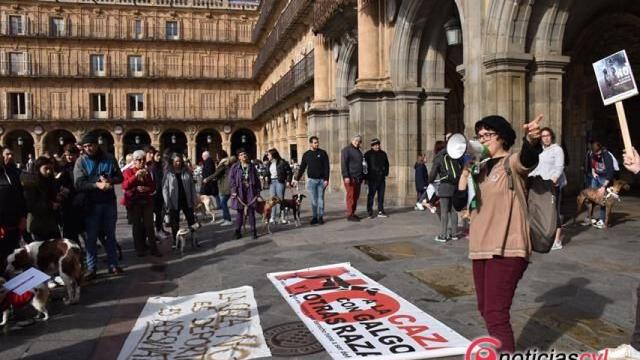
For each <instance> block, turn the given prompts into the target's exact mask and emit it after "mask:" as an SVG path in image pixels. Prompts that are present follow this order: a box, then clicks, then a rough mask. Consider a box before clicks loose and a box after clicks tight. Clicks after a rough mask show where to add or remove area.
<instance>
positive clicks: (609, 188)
mask: <svg viewBox="0 0 640 360" xmlns="http://www.w3.org/2000/svg"><path fill="white" fill-rule="evenodd" d="M610 197H613V198H614V199H616V200H618V201H620V195H618V194H616V193H615V192H613V190H612V188H611V187H608V188H607V196H606V197H605V199H608V198H610Z"/></svg>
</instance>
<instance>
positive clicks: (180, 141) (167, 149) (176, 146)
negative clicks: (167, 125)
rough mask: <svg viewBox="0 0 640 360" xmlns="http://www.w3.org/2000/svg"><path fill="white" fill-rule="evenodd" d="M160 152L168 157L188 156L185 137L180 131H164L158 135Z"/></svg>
mask: <svg viewBox="0 0 640 360" xmlns="http://www.w3.org/2000/svg"><path fill="white" fill-rule="evenodd" d="M160 152H161V153H162V154H163V155H166V156H170V155H171V154H172V153H179V154H182V155H184V156H189V154H188V147H187V135H185V133H184V132H183V131H182V130H178V129H166V130H165V131H164V132H163V133H162V135H160Z"/></svg>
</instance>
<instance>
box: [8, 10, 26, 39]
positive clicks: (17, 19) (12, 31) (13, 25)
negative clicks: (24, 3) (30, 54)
mask: <svg viewBox="0 0 640 360" xmlns="http://www.w3.org/2000/svg"><path fill="white" fill-rule="evenodd" d="M24 29H25V24H24V21H23V18H22V16H20V15H11V16H9V35H12V36H16V35H24V34H25V31H24Z"/></svg>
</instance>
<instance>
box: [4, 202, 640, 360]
mask: <svg viewBox="0 0 640 360" xmlns="http://www.w3.org/2000/svg"><path fill="white" fill-rule="evenodd" d="M343 203H344V201H343V198H342V196H341V195H339V194H330V195H328V197H327V210H328V214H327V217H326V220H327V224H326V225H324V226H314V227H311V226H309V225H308V223H304V222H303V225H302V226H301V227H298V228H296V227H295V226H293V225H283V226H274V227H273V231H274V233H273V234H272V235H268V236H263V237H261V238H260V239H258V240H251V239H248V238H244V239H241V240H231V238H232V235H233V229H229V228H220V227H218V226H216V225H207V226H205V227H204V228H203V229H202V230H201V231H200V232H199V238H200V240H201V243H202V244H203V247H202V248H198V249H190V248H187V251H186V252H185V254H184V256H182V257H181V256H179V255H177V254H171V255H170V256H166V257H164V258H162V259H161V260H157V259H153V258H144V259H138V258H135V257H134V254H133V250H132V248H133V247H132V243H131V239H130V229H129V227H128V226H127V225H126V222H125V221H124V220H123V219H124V216H123V213H121V214H120V219H121V220H120V221H119V224H120V225H119V228H118V238H119V239H120V240H121V243H122V245H123V247H124V248H125V257H126V258H125V266H126V267H127V268H126V271H127V274H126V276H122V277H106V276H104V277H101V278H100V279H98V280H97V281H96V282H95V283H93V284H91V285H89V286H86V287H85V288H83V290H82V299H81V304H79V305H75V306H69V307H67V306H64V305H63V304H62V303H61V301H60V300H59V298H60V296H55V295H56V294H54V300H53V301H52V303H51V304H50V310H51V319H50V320H49V322H48V323H46V324H41V323H38V324H35V325H33V326H30V327H26V328H23V329H20V328H12V329H5V330H4V332H3V333H2V334H1V335H0V337H1V338H0V359H3V360H4V359H17V358H36V359H38V358H42V359H58V358H60V359H89V358H92V359H114V358H115V357H116V356H117V354H118V352H119V348H120V346H121V345H122V343H123V341H124V339H125V338H126V336H127V334H128V331H129V329H130V328H131V326H132V325H133V323H134V322H135V317H137V316H138V314H139V313H140V311H141V310H142V307H143V306H144V303H145V301H146V298H147V297H149V296H156V295H159V296H181V295H187V294H194V293H198V292H203V291H215V290H221V289H226V288H232V287H237V286H241V285H251V286H253V287H254V291H255V295H256V300H257V303H258V307H259V311H260V316H261V322H262V327H263V329H268V328H271V327H274V326H277V325H281V324H285V323H291V322H296V321H299V319H298V318H297V317H296V316H295V314H294V313H293V311H292V310H291V308H290V307H289V306H288V305H287V304H286V302H285V301H284V299H282V298H281V296H280V294H279V293H278V292H277V291H276V289H275V288H274V287H273V286H272V285H271V283H270V282H269V281H268V280H267V278H266V273H268V272H275V271H285V270H294V269H298V268H304V267H310V266H319V265H326V264H331V263H339V262H351V263H352V265H353V266H354V267H356V268H357V269H358V270H360V271H362V272H363V273H365V274H367V275H369V276H370V277H372V278H373V279H375V280H376V281H378V282H380V283H381V284H382V285H384V286H386V287H388V288H389V289H391V290H393V291H394V292H396V293H397V294H398V295H400V296H402V297H404V298H405V299H407V300H408V301H410V302H412V303H413V304H415V305H416V306H418V307H419V308H421V309H422V310H424V311H426V312H428V313H429V314H431V315H433V316H435V317H437V318H438V319H439V320H441V321H443V322H444V323H446V324H447V325H448V326H450V327H451V328H453V329H454V330H456V331H458V332H460V333H461V334H462V335H464V336H466V337H468V338H474V337H477V336H480V335H484V334H485V333H486V331H485V329H484V323H483V321H482V319H481V318H480V316H479V314H478V312H477V309H476V301H475V295H474V294H473V293H472V292H471V291H469V287H468V284H469V282H468V281H470V279H469V277H470V273H467V272H460V271H457V270H453V272H454V273H458V272H460V274H461V275H463V276H459V277H458V279H457V280H456V281H458V282H460V281H462V280H464V277H467V282H466V284H467V285H465V286H466V287H464V289H466V291H465V292H464V293H463V294H460V295H459V296H450V297H447V296H445V295H443V294H442V287H444V288H447V287H451V286H452V283H451V282H450V281H449V280H448V279H446V278H445V277H443V276H442V275H440V276H438V275H437V274H443V273H442V271H445V274H446V269H469V268H470V265H471V263H470V261H469V260H468V259H467V246H468V242H467V240H465V239H461V240H459V241H455V242H449V243H446V244H439V243H435V242H434V241H433V237H434V236H435V235H436V234H437V232H438V228H439V226H438V219H437V217H436V216H435V215H432V214H430V213H426V212H415V211H411V210H410V209H393V208H391V209H389V213H390V215H391V216H390V217H389V218H387V219H364V220H363V221H362V222H361V223H356V224H354V223H349V222H346V221H345V220H344V219H343V210H342V206H343V205H342V204H343ZM617 211H618V215H617V217H616V219H617V222H616V225H615V226H614V227H612V228H611V229H608V230H606V231H602V230H598V229H594V228H591V227H582V226H577V225H576V226H574V225H569V226H568V227H567V228H566V242H567V245H566V247H565V249H563V250H560V251H557V252H552V253H550V254H546V255H536V256H534V257H533V258H532V263H531V264H530V266H529V269H528V270H527V272H526V273H525V275H524V278H523V280H522V281H521V283H520V286H519V288H518V291H517V293H516V297H515V299H514V305H513V311H512V317H513V323H514V329H515V332H516V338H517V339H518V344H519V346H520V347H523V348H524V347H528V346H533V345H536V346H539V347H557V348H559V349H562V350H591V349H594V348H599V347H602V346H614V345H618V344H619V343H620V342H622V341H625V338H626V337H628V334H629V333H630V332H631V329H632V326H633V318H632V315H633V305H634V302H633V301H634V300H633V297H632V292H633V291H634V290H635V287H636V286H637V284H638V282H639V281H640V271H638V270H640V257H638V256H637V253H638V248H639V246H640V238H639V237H638V235H637V234H638V233H640V199H632V198H629V197H627V198H625V200H624V201H623V203H621V204H620V206H619V207H617ZM302 216H303V220H306V221H308V216H309V209H308V207H304V208H303V212H302ZM397 244H402V246H401V248H404V249H407V248H410V249H412V250H415V251H409V252H404V251H400V252H398V251H397V249H396V247H397ZM363 245H364V246H369V247H375V248H377V249H382V250H386V251H387V254H389V253H394V255H393V256H391V257H392V259H389V260H387V261H376V260H375V259H373V258H372V257H370V256H369V255H367V254H365V253H363V252H362V251H360V250H358V249H357V248H356V246H363ZM383 252H384V251H383ZM403 253H405V255H409V256H403ZM398 254H399V256H398ZM394 256H395V258H393V257H394ZM442 269H445V270H442ZM416 270H419V271H421V272H423V273H424V274H432V275H430V276H427V277H428V278H429V281H430V282H431V284H429V281H427V283H424V282H421V281H419V280H418V279H417V278H416V277H414V276H412V274H411V273H409V271H416ZM439 271H440V273H439ZM433 274H436V275H433ZM458 282H453V284H454V285H455V284H458ZM439 288H440V289H439ZM439 290H440V291H439ZM471 290H472V289H471ZM56 292H58V293H59V290H58V289H57V290H56ZM18 315H19V317H20V316H22V317H23V318H25V317H28V316H30V313H29V312H28V311H25V312H23V313H20V314H18ZM593 329H595V330H593ZM275 358H276V359H279V358H280V357H275ZM298 358H299V359H327V358H328V356H327V354H326V353H324V352H321V353H317V354H313V355H307V356H298V357H287V358H285V357H282V359H298Z"/></svg>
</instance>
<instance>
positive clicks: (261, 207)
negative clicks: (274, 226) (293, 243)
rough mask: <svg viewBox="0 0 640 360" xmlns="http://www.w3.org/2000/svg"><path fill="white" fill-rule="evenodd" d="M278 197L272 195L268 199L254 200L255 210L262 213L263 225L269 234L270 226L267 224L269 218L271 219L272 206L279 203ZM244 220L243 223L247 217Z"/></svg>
mask: <svg viewBox="0 0 640 360" xmlns="http://www.w3.org/2000/svg"><path fill="white" fill-rule="evenodd" d="M280 202H281V201H280V198H278V197H276V196H274V197H272V198H271V199H269V200H268V201H256V206H255V209H256V212H257V213H258V214H261V215H262V222H264V224H265V226H266V227H267V233H269V234H271V227H270V226H269V219H271V211H272V210H273V207H274V206H276V205H278V204H280ZM244 220H245V221H244V222H243V224H246V223H247V219H244Z"/></svg>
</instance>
